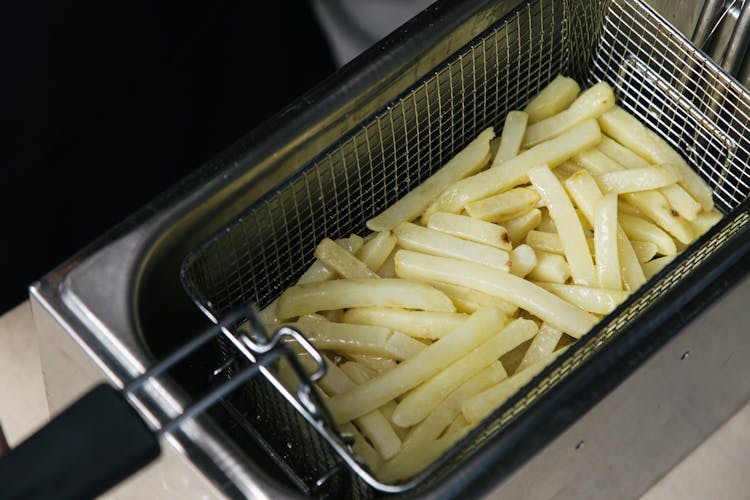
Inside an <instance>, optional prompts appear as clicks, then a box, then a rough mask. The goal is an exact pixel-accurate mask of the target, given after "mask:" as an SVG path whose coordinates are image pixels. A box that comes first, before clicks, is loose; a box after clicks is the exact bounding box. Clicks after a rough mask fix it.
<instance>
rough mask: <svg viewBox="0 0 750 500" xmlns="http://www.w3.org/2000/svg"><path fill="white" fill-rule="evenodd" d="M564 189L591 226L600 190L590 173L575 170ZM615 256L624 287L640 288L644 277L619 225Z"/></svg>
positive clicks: (631, 289) (594, 217)
mask: <svg viewBox="0 0 750 500" xmlns="http://www.w3.org/2000/svg"><path fill="white" fill-rule="evenodd" d="M565 189H566V190H567V191H568V194H570V197H571V198H572V199H573V201H574V202H575V203H576V205H578V208H579V209H580V210H581V212H582V213H583V215H584V217H585V218H586V219H588V220H589V222H590V223H591V225H592V226H593V225H594V222H595V219H596V216H595V213H594V212H595V208H596V203H597V202H598V201H599V199H601V197H602V192H601V191H600V190H599V186H597V185H596V181H594V178H593V177H592V176H591V174H590V173H589V172H588V171H586V170H581V171H579V172H576V173H575V174H573V175H572V176H571V177H570V178H569V179H568V180H566V181H565ZM618 201H619V200H618ZM617 257H618V259H619V261H620V272H621V275H622V281H623V283H624V284H625V288H626V289H627V290H629V291H631V292H633V291H635V290H637V289H638V288H640V287H641V285H643V284H644V283H645V282H646V277H645V276H644V274H643V268H642V267H641V264H640V262H638V257H637V256H636V255H635V251H634V250H633V247H632V245H631V244H630V240H629V239H628V237H627V236H626V235H625V232H624V231H623V230H622V227H621V226H620V225H618V227H617Z"/></svg>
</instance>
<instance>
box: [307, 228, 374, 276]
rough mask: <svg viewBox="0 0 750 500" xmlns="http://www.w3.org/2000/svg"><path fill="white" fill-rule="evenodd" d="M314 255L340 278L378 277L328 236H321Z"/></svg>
mask: <svg viewBox="0 0 750 500" xmlns="http://www.w3.org/2000/svg"><path fill="white" fill-rule="evenodd" d="M315 257H316V258H317V259H318V260H319V261H320V262H322V263H323V265H324V266H326V267H327V268H328V269H332V270H334V271H336V273H337V274H338V275H339V276H341V277H342V278H353V279H357V278H370V279H372V278H380V276H378V275H377V274H375V273H374V272H373V271H371V270H370V269H369V268H368V267H367V266H366V265H365V264H364V263H363V262H362V261H360V260H358V259H357V258H356V257H355V256H354V255H352V254H350V253H349V252H347V251H346V250H344V249H343V248H341V247H340V246H338V245H337V244H336V243H334V242H333V240H331V239H329V238H323V240H322V241H321V242H320V243H318V246H317V247H316V248H315Z"/></svg>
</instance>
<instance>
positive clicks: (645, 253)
mask: <svg viewBox="0 0 750 500" xmlns="http://www.w3.org/2000/svg"><path fill="white" fill-rule="evenodd" d="M631 243H632V244H633V250H635V255H636V256H637V257H638V262H640V263H641V264H643V263H644V262H648V261H650V260H651V259H653V258H654V256H655V255H656V252H657V248H656V245H655V244H654V243H651V242H650V241H635V240H634V241H631Z"/></svg>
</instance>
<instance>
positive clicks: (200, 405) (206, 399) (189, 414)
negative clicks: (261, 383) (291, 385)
mask: <svg viewBox="0 0 750 500" xmlns="http://www.w3.org/2000/svg"><path fill="white" fill-rule="evenodd" d="M281 354H282V351H281V350H276V351H272V352H270V353H268V354H267V355H265V356H263V358H262V359H261V360H259V361H256V362H255V363H253V364H252V365H250V366H248V367H246V368H244V369H243V370H241V371H240V372H238V373H236V374H235V375H233V376H232V377H231V378H229V379H228V380H227V381H226V382H224V383H222V384H221V385H220V386H218V387H217V388H215V389H213V390H211V391H210V392H209V393H208V394H206V395H205V396H203V397H202V398H201V399H199V400H198V401H196V402H195V403H194V404H193V405H191V406H190V407H188V408H187V409H185V410H184V411H183V412H182V413H181V414H180V415H178V416H177V417H175V418H174V419H172V420H170V421H169V422H167V423H165V424H164V425H162V426H161V428H160V429H159V430H158V431H157V434H159V436H162V435H164V434H168V433H170V432H172V431H173V430H175V429H176V428H178V427H179V426H180V425H182V423H183V422H184V421H185V420H189V419H191V418H193V417H195V416H196V415H200V414H201V413H203V412H204V411H206V410H207V409H208V408H210V407H211V406H213V405H214V404H216V403H217V402H219V401H220V400H221V399H223V398H224V397H225V396H227V395H228V394H229V393H231V392H232V391H234V390H236V389H238V388H239V387H240V386H241V385H242V384H244V383H245V382H247V381H248V380H250V379H251V378H253V377H254V376H255V375H257V374H258V372H259V371H260V368H261V367H262V366H268V365H270V364H271V363H273V362H274V361H276V360H277V359H278V358H279V356H281Z"/></svg>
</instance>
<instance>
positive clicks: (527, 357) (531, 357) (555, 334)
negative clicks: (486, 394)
mask: <svg viewBox="0 0 750 500" xmlns="http://www.w3.org/2000/svg"><path fill="white" fill-rule="evenodd" d="M562 335H563V332H561V331H560V330H558V329H557V328H555V327H552V326H550V325H548V324H547V323H542V326H541V327H539V332H538V333H537V334H536V335H535V336H534V338H533V339H532V341H531V344H530V345H529V348H528V349H526V353H525V354H524V355H523V358H522V359H521V362H520V363H519V364H518V366H517V367H516V371H517V372H520V371H522V370H524V369H526V368H528V367H529V366H531V365H533V364H534V363H536V362H537V361H541V360H542V359H544V358H546V357H547V356H549V355H550V354H552V353H553V352H554V350H555V347H557V344H558V342H560V339H561V338H562Z"/></svg>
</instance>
